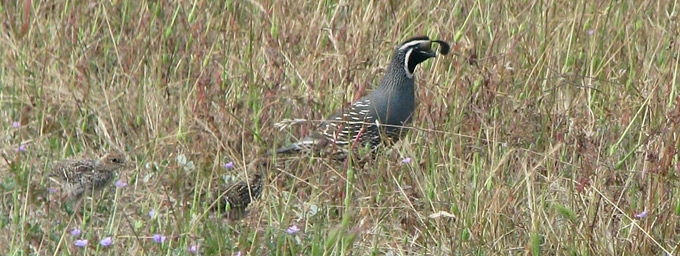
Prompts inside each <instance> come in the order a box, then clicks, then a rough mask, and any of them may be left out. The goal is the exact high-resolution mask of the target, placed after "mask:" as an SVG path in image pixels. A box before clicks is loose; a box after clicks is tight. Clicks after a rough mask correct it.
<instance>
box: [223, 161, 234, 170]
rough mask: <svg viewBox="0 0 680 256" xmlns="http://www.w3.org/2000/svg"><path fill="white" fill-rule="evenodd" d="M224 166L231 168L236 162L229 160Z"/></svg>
mask: <svg viewBox="0 0 680 256" xmlns="http://www.w3.org/2000/svg"><path fill="white" fill-rule="evenodd" d="M222 166H223V167H224V168H227V169H231V168H234V162H228V163H226V164H224V165H222Z"/></svg>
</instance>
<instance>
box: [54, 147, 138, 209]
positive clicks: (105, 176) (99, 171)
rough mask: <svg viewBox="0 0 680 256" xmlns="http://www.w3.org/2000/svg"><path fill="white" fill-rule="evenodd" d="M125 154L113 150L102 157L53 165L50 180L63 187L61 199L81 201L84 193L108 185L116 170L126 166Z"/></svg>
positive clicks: (71, 160)
mask: <svg viewBox="0 0 680 256" xmlns="http://www.w3.org/2000/svg"><path fill="white" fill-rule="evenodd" d="M125 158H126V157H125V155H124V154H123V153H120V152H111V153H108V154H106V155H104V156H102V157H101V158H100V159H98V160H95V159H78V160H75V159H69V160H64V161H61V162H57V163H55V164H54V165H53V166H52V173H51V174H49V176H48V177H49V178H50V180H52V181H53V182H55V183H57V184H58V185H59V186H60V188H61V196H60V197H61V199H62V200H65V201H79V200H80V198H81V197H82V196H83V195H84V194H90V193H92V192H93V191H97V190H100V189H102V188H104V187H106V186H107V185H108V184H109V183H110V182H111V180H112V179H113V177H114V176H115V172H116V171H117V170H118V169H120V168H121V167H123V166H125Z"/></svg>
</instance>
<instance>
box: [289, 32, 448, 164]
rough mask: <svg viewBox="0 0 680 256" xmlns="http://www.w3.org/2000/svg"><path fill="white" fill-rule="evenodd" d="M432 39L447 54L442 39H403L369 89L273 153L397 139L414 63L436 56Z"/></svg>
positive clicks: (406, 118) (407, 117)
mask: <svg viewBox="0 0 680 256" xmlns="http://www.w3.org/2000/svg"><path fill="white" fill-rule="evenodd" d="M433 42H434V43H439V45H440V46H441V49H440V53H441V54H444V55H446V54H448V52H449V44H447V43H446V42H443V41H439V40H430V38H428V37H427V36H418V37H413V38H410V39H408V40H406V41H405V42H403V43H402V44H400V45H399V46H398V47H397V48H396V49H395V50H394V53H393V54H392V60H391V61H390V64H389V66H388V67H387V71H386V73H385V75H384V76H383V77H382V80H381V82H380V85H379V86H378V87H377V88H376V89H375V90H374V91H373V92H371V93H370V94H368V95H366V96H364V97H363V98H360V99H359V100H357V101H356V102H354V103H353V104H352V105H351V106H350V107H349V108H346V109H341V110H340V111H337V112H336V113H335V114H333V115H332V116H331V117H330V118H328V119H327V120H326V121H324V122H322V123H321V124H320V125H319V126H318V128H317V130H316V131H315V132H313V133H312V134H311V135H309V136H308V137H306V138H304V139H302V140H300V141H298V142H295V143H293V144H291V145H289V146H286V147H282V148H279V149H277V150H276V153H279V154H285V153H294V152H299V151H301V150H306V149H312V150H313V151H319V150H321V149H323V148H324V147H326V146H329V145H333V144H335V145H338V146H347V145H353V144H354V143H355V142H356V143H358V146H360V147H365V146H369V147H370V148H371V149H375V148H376V147H378V146H379V145H380V144H389V143H391V142H395V141H397V140H399V139H400V138H401V137H402V136H403V135H404V129H403V127H404V126H405V125H407V124H409V123H410V122H411V119H412V118H413V113H414V111H415V106H416V99H415V88H414V76H413V72H414V71H415V68H416V66H417V65H418V64H420V63H421V62H423V61H425V60H427V59H429V58H432V57H435V56H437V54H436V52H435V51H433V50H432V48H431V46H432V43H433Z"/></svg>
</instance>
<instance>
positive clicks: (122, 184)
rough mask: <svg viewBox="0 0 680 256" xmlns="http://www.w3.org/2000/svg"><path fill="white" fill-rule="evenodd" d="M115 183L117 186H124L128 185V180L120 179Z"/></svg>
mask: <svg viewBox="0 0 680 256" xmlns="http://www.w3.org/2000/svg"><path fill="white" fill-rule="evenodd" d="M113 185H114V186H116V187H117V188H124V187H127V185H128V184H127V182H125V181H123V180H118V181H116V183H115V184H113Z"/></svg>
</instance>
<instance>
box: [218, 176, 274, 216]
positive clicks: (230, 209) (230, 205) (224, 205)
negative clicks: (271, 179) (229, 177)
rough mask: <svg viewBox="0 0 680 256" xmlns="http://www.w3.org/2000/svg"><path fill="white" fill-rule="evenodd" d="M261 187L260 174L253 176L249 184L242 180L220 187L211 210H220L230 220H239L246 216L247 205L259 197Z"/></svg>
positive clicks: (262, 182)
mask: <svg viewBox="0 0 680 256" xmlns="http://www.w3.org/2000/svg"><path fill="white" fill-rule="evenodd" d="M263 186H264V178H263V176H262V174H261V173H256V174H254V175H253V176H252V177H251V179H250V181H249V182H248V181H245V180H242V181H239V182H232V183H229V184H227V185H225V186H221V187H219V188H218V190H217V191H216V193H215V194H216V195H217V196H218V199H217V200H218V202H217V203H215V204H213V207H212V208H211V209H212V210H213V211H217V210H220V211H221V212H223V213H224V216H225V217H227V218H229V219H230V220H239V219H241V218H243V217H245V215H247V213H248V212H247V211H246V208H247V207H248V205H249V204H250V203H251V202H252V201H253V200H256V199H257V198H259V197H260V193H261V192H262V188H263ZM249 188H250V189H249Z"/></svg>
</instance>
